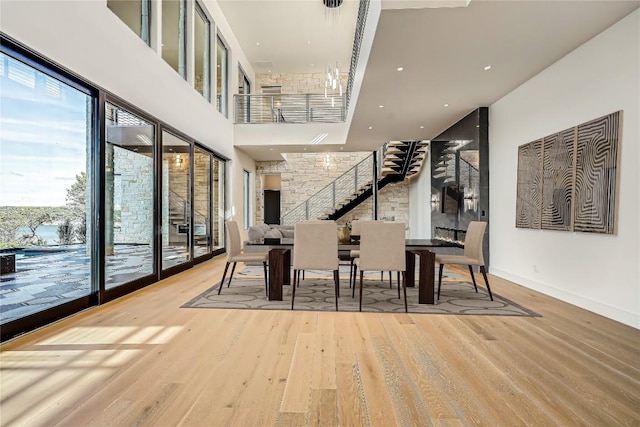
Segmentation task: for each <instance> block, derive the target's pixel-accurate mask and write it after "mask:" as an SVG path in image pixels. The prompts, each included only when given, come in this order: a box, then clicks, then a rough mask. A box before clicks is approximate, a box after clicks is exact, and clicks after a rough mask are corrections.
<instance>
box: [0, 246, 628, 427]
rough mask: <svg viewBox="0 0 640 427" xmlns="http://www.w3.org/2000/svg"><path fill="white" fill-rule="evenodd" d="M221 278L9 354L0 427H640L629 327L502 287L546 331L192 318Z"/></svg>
mask: <svg viewBox="0 0 640 427" xmlns="http://www.w3.org/2000/svg"><path fill="white" fill-rule="evenodd" d="M223 266H224V261H223V260H222V259H220V258H219V259H216V260H213V261H210V262H207V263H204V264H203V265H200V266H198V267H195V268H193V269H191V270H189V271H187V272H185V273H181V274H179V275H177V276H174V277H172V278H169V279H167V280H164V281H162V282H160V283H158V284H156V285H152V286H151V287H148V288H147V289H144V290H141V291H139V292H136V293H134V294H132V295H129V296H127V297H124V298H121V299H119V300H117V301H114V302H111V303H109V304H105V305H103V306H101V307H98V308H94V309H91V310H88V311H86V312H84V313H81V314H78V315H76V316H73V317H71V318H69V319H66V320H64V321H62V322H59V323H57V324H55V325H52V326H49V327H47V328H44V329H42V330H40V331H37V332H35V333H32V334H29V335H27V336H24V337H21V338H19V339H16V340H14V341H12V342H9V343H5V344H4V345H3V346H2V347H1V352H0V368H1V373H0V394H1V396H0V398H1V401H0V424H1V425H2V426H23V425H40V426H52V425H63V426H93V425H104V426H121V425H122V426H142V425H146V426H174V425H189V426H217V425H229V426H242V427H245V426H270V425H322V426H333V425H347V426H359V425H375V426H392V425H403V426H409V425H419V426H423V425H424V426H426V425H435V426H460V425H476V424H477V425H491V426H493V425H503V426H516V425H542V426H551V425H564V426H574V425H576V426H577V425H585V426H615V425H640V331H638V330H636V329H633V328H631V327H627V326H624V325H621V324H619V323H616V322H614V321H612V320H608V319H606V318H603V317H601V316H598V315H595V314H593V313H590V312H588V311H585V310H582V309H579V308H576V307H573V306H571V305H568V304H565V303H562V302H559V301H557V300H555V299H552V298H549V297H546V296H544V295H541V294H539V293H536V292H533V291H531V290H528V289H526V288H523V287H520V286H517V285H514V284H512V283H510V282H507V281H504V280H500V279H498V278H495V277H493V276H489V278H490V280H491V283H492V290H494V292H496V293H498V294H500V295H503V296H505V297H507V298H509V299H512V300H514V301H516V302H518V303H520V304H522V305H524V306H526V307H528V308H530V309H532V310H534V311H536V312H538V313H540V314H541V315H542V317H493V316H441V315H411V314H410V315H405V314H371V313H369V314H367V313H365V314H355V313H330V312H325V313H313V312H290V311H248V310H207V309H186V308H180V306H181V305H182V304H184V303H185V302H187V301H188V300H190V299H191V298H192V297H194V296H195V295H197V294H199V293H200V292H202V291H204V290H205V289H207V288H208V287H210V286H211V285H213V284H214V283H216V282H218V281H219V280H220V277H221V276H222V268H223ZM459 272H460V273H461V274H464V271H463V270H459ZM345 285H346V283H345ZM232 286H233V285H232ZM346 297H348V296H347V292H345V293H344V295H343V297H342V298H346Z"/></svg>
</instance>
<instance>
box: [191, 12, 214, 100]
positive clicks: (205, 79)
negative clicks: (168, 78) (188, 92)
mask: <svg viewBox="0 0 640 427" xmlns="http://www.w3.org/2000/svg"><path fill="white" fill-rule="evenodd" d="M210 27H211V25H210V23H209V20H208V19H207V16H206V15H205V13H204V11H203V10H202V8H201V7H200V5H199V4H198V3H196V13H195V30H194V31H195V67H196V70H195V88H196V90H197V91H198V92H199V93H200V94H201V95H202V96H204V97H205V99H206V100H207V101H209V100H211V77H210V76H211V69H210V67H209V65H210V62H209V61H210V58H209V57H210V53H209V52H210V49H209V33H210Z"/></svg>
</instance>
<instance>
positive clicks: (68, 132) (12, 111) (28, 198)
mask: <svg viewBox="0 0 640 427" xmlns="http://www.w3.org/2000/svg"><path fill="white" fill-rule="evenodd" d="M87 101H88V96H87V95H86V94H84V93H82V92H80V91H78V90H76V89H74V88H72V87H70V86H67V85H65V84H64V83H62V82H59V81H57V80H54V79H53V78H51V77H49V76H46V75H45V74H43V73H40V72H39V71H35V70H34V69H32V68H30V67H28V66H26V65H24V64H22V63H20V62H18V61H16V60H15V59H13V58H10V57H9V56H7V55H4V54H1V53H0V206H64V205H65V198H66V195H67V188H69V187H70V186H71V185H72V184H73V183H74V182H75V177H76V175H77V174H79V173H80V172H82V171H85V170H86V162H87V160H86V158H87V148H86V135H87V132H88V123H87V120H86V118H87V116H88V114H87V108H89V107H88V105H90V103H89V102H87Z"/></svg>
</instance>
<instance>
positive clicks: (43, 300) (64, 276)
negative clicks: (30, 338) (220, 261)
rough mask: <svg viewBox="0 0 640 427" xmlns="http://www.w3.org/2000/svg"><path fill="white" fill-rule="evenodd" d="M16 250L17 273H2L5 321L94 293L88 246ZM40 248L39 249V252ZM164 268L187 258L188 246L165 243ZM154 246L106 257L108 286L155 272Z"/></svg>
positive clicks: (0, 314)
mask: <svg viewBox="0 0 640 427" xmlns="http://www.w3.org/2000/svg"><path fill="white" fill-rule="evenodd" d="M30 249H31V250H29V251H26V252H25V253H26V255H25V253H22V252H20V251H17V253H16V272H15V273H9V274H3V275H1V276H0V324H3V323H6V322H8V321H11V320H14V319H17V318H19V317H23V316H26V315H29V314H33V313H35V312H38V311H41V310H44V309H47V308H50V307H53V306H55V305H59V304H62V303H65V302H67V301H71V300H74V299H76V298H80V297H82V296H85V295H88V294H90V293H91V259H90V257H89V256H88V255H87V254H86V251H85V246H84V245H71V246H68V247H65V248H60V247H42V248H30ZM38 250H40V251H38ZM36 251H38V252H36ZM163 253H164V254H165V258H164V264H165V267H167V266H171V265H176V264H179V263H180V262H182V261H184V259H185V256H184V248H183V247H171V248H167V247H165V248H163ZM152 261H153V254H152V251H151V247H150V246H149V245H116V247H115V254H114V255H112V256H108V257H106V268H105V274H106V287H107V289H108V288H112V287H115V286H117V285H121V284H124V283H126V282H129V281H131V280H134V279H136V278H139V277H143V276H146V275H149V274H151V273H152V272H153V262H152Z"/></svg>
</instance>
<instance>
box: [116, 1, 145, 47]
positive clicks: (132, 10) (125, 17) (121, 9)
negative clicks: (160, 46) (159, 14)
mask: <svg viewBox="0 0 640 427" xmlns="http://www.w3.org/2000/svg"><path fill="white" fill-rule="evenodd" d="M107 7H108V8H109V9H111V11H112V12H113V13H115V14H116V15H117V16H118V18H120V20H121V21H122V22H124V23H125V24H127V26H128V27H129V28H131V29H132V30H133V32H134V33H136V34H137V35H138V37H140V38H141V39H142V40H143V41H144V42H145V43H146V44H147V45H150V43H151V40H150V37H149V33H150V31H149V28H150V27H149V25H150V20H149V17H150V15H151V0H138V1H132V0H107Z"/></svg>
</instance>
